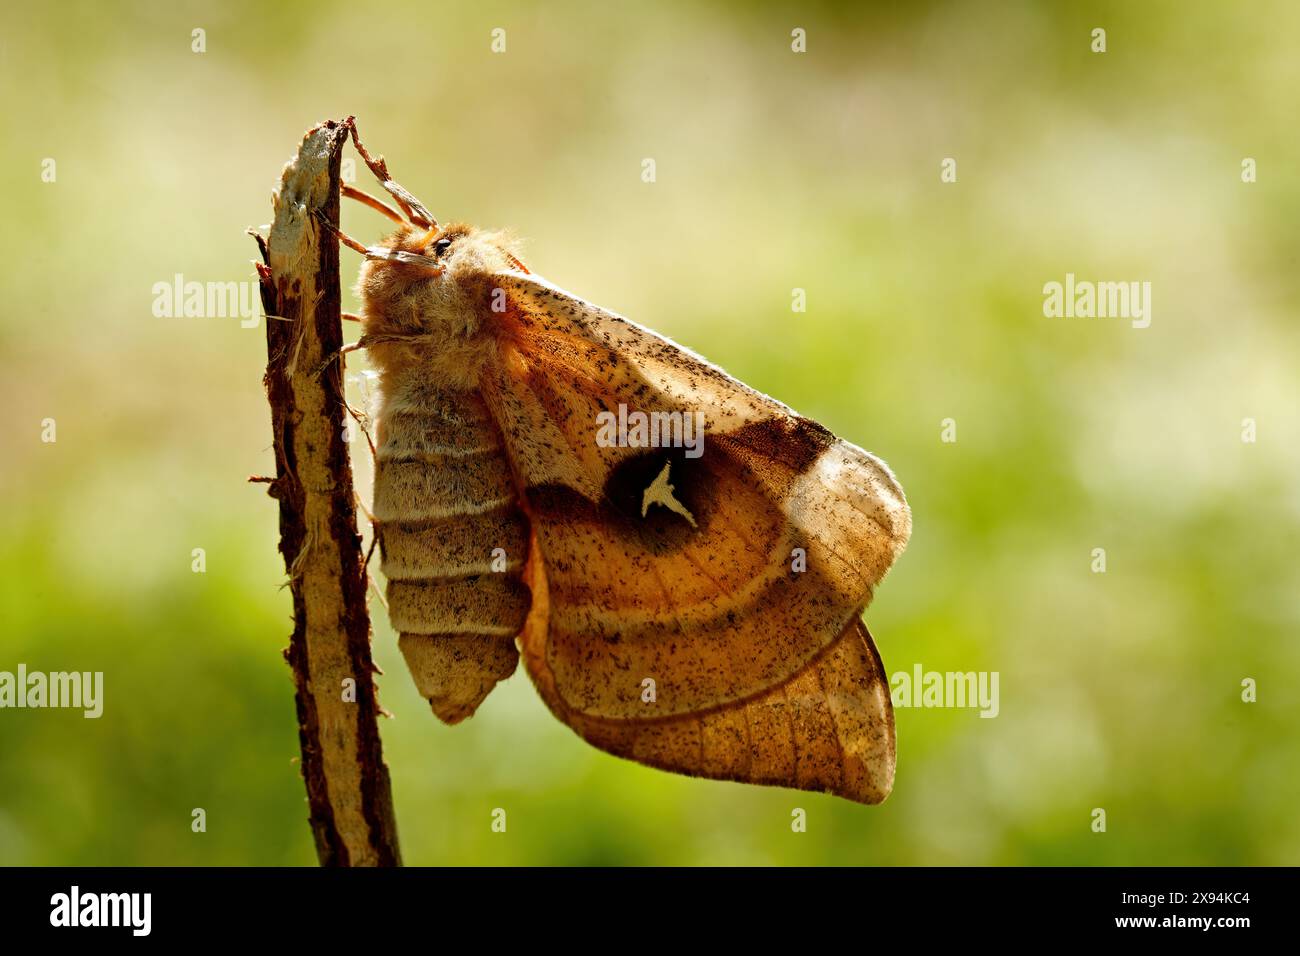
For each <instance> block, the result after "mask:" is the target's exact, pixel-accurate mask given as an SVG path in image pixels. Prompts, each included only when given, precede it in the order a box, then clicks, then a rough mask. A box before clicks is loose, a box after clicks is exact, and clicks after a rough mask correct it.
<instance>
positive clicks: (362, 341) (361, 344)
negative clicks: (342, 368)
mask: <svg viewBox="0 0 1300 956" xmlns="http://www.w3.org/2000/svg"><path fill="white" fill-rule="evenodd" d="M367 344H368V343H367V342H366V337H365V336H364V335H363V336H361V338H359V339H358V340H357V341H355V342H353V343H352V344H351V345H345V346H343V348H341V349H335V350H334V351H333V352H331V353H330V354H329V356H328V357H327V358H326V359H325V361H323V362H321V364H320V367H319V368H318V369H316V372H315V374H316V375H319V374H320V373H321V372H323V371H325V370H326V369H327V368H329V367H330V365H332V364H333V363H334V362H336V361H338V360H339V359H341V358H342V357H343V356H345V355H347V354H348V353H349V352H356V351H358V350H360V349H364V348H365V347H366V345H367ZM344 404H345V405H346V404H347V403H346V402H345V403H344Z"/></svg>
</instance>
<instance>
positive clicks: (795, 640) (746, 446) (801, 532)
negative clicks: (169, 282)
mask: <svg viewBox="0 0 1300 956" xmlns="http://www.w3.org/2000/svg"><path fill="white" fill-rule="evenodd" d="M352 135H353V142H354V143H355V145H356V147H357V150H358V152H359V153H360V155H361V157H362V158H363V159H364V160H365V161H366V163H367V164H368V165H369V167H370V169H371V170H372V171H373V172H374V173H375V174H376V176H377V177H378V178H379V180H380V182H381V183H382V184H383V186H384V188H385V189H386V190H387V191H388V192H389V193H390V194H391V195H392V197H393V198H394V200H395V201H396V203H397V205H398V206H399V207H401V211H402V213H404V214H405V218H403V216H402V215H401V214H399V213H398V212H397V211H396V210H394V209H392V208H391V207H389V206H388V205H387V204H385V203H383V202H381V201H380V200H378V199H375V198H374V197H372V196H369V195H367V194H365V193H363V192H361V191H360V190H357V189H354V188H352V187H350V186H345V187H343V192H344V194H345V195H348V196H350V197H352V198H355V199H359V200H361V201H362V202H364V203H366V204H367V205H369V206H371V207H373V208H375V209H377V210H378V211H380V212H383V213H384V214H385V215H387V216H389V218H391V219H393V220H395V221H396V222H397V223H398V227H397V229H396V231H394V232H393V233H392V234H391V235H390V236H389V237H388V238H387V239H385V240H383V241H382V242H380V243H379V244H377V245H374V246H369V247H367V246H365V245H363V244H361V243H359V242H356V241H355V240H352V239H349V238H348V237H346V236H343V235H342V234H340V238H341V239H342V240H343V241H344V242H345V243H346V244H347V245H348V246H350V247H351V248H353V249H355V250H357V251H358V252H361V253H362V254H363V255H364V256H365V259H366V261H365V263H364V264H363V266H362V269H361V278H360V282H359V284H358V290H359V293H360V297H361V300H362V303H363V311H362V315H361V316H360V317H359V318H360V320H361V322H362V323H363V328H364V334H363V335H362V337H361V339H360V341H359V342H358V346H359V347H364V348H366V349H367V351H368V355H369V358H370V361H371V363H372V365H373V366H374V368H375V369H376V370H377V372H378V374H379V384H380V403H379V412H378V418H377V437H378V443H377V453H376V468H375V489H374V507H373V517H374V520H375V527H376V535H377V540H378V542H379V546H380V552H381V555H382V565H381V568H382V571H383V573H384V575H385V576H386V577H387V580H388V584H387V598H388V613H389V617H390V620H391V622H392V625H393V628H394V630H396V631H397V632H398V633H399V634H400V638H399V644H400V647H401V651H402V654H403V656H404V658H405V659H406V663H407V665H408V667H409V668H410V671H411V675H412V677H413V678H414V679H415V683H416V684H417V686H418V687H419V690H420V693H421V694H422V695H423V696H424V697H426V698H427V699H428V700H429V702H430V704H431V705H432V708H433V712H434V713H435V714H436V715H437V716H438V717H439V718H440V719H442V720H443V721H445V722H446V723H449V724H454V723H457V722H459V721H461V720H464V719H465V718H467V717H469V716H471V715H472V714H473V713H474V711H475V709H476V708H477V707H478V706H479V704H480V703H481V702H482V701H483V699H484V698H485V697H486V696H487V695H488V693H489V692H490V691H491V690H492V688H493V687H494V686H495V685H496V683H497V682H498V681H500V680H502V679H503V678H505V677H507V676H509V675H510V674H512V673H513V672H514V670H515V667H516V665H517V663H518V661H519V658H520V656H522V657H523V660H524V667H525V669H526V670H527V672H528V675H529V677H531V678H532V681H533V683H534V685H535V686H536V688H537V690H538V692H539V693H540V694H541V696H542V698H543V700H544V701H545V702H546V705H547V706H548V707H549V708H550V710H551V711H552V713H554V714H555V716H556V717H558V718H559V719H560V720H562V721H563V722H564V723H566V724H568V725H569V726H570V727H571V728H572V729H573V730H574V731H576V732H577V733H578V734H579V735H581V736H582V737H583V738H585V739H586V740H587V741H589V742H590V743H592V744H594V745H595V746H597V747H599V748H601V749H603V750H606V751H608V752H609V753H612V754H616V755H618V756H621V757H627V758H630V759H632V760H636V761H639V762H641V763H644V764H648V765H650V766H653V767H659V768H662V769H665V770H672V771H676V772H678V773H684V774H692V775H697V776H703V777H712V778H717V779H723V780H738V781H745V782H750V783H760V784H774V785H779V786H787V787H797V788H800V789H804V790H817V791H827V792H831V793H835V794H838V795H840V796H842V797H847V798H849V799H851V800H857V801H861V802H864V803H879V802H880V801H882V800H883V799H885V797H886V796H888V794H889V791H890V789H891V787H892V786H893V780H894V763H895V745H894V716H893V710H892V707H891V703H890V696H889V685H888V681H887V679H886V676H885V672H884V668H883V666H882V665H881V661H880V655H879V654H878V652H877V651H876V648H875V645H874V644H873V642H872V639H871V635H870V634H869V633H868V632H867V629H866V627H865V625H864V624H863V623H862V620H861V613H862V610H863V609H864V608H865V607H866V605H867V603H868V602H869V601H870V600H871V597H872V592H873V589H874V588H875V586H876V584H877V583H878V582H879V581H880V580H881V578H883V577H884V575H885V572H886V571H887V570H888V569H889V567H890V565H891V564H893V562H894V560H895V559H896V558H897V557H898V555H899V553H900V552H901V551H902V550H903V547H904V545H905V544H906V543H907V539H908V535H909V533H910V531H911V515H910V512H909V510H908V506H907V502H906V499H905V498H904V496H903V491H902V488H900V487H899V484H898V482H897V481H896V480H895V479H894V476H893V474H892V473H891V472H890V470H889V469H888V467H886V466H885V464H884V463H883V462H881V461H880V460H879V459H878V458H876V457H875V456H873V455H871V454H869V453H867V452H865V451H863V450H862V449H860V448H858V447H856V446H854V445H851V444H849V443H848V442H845V441H843V440H841V439H838V438H836V437H835V436H834V435H832V434H831V433H830V432H829V431H827V430H826V429H825V428H823V427H822V426H820V425H818V424H817V423H816V422H813V421H810V420H809V419H807V418H804V417H802V416H800V415H798V414H796V413H795V412H794V411H793V410H791V409H790V408H788V407H786V406H785V405H782V404H781V403H779V402H777V401H775V400H773V399H771V398H768V397H767V396H766V395H763V394H760V393H759V392H757V391H755V390H753V389H751V388H749V387H748V386H746V385H743V384H741V383H740V382H738V381H736V380H735V379H733V378H731V377H730V376H728V375H727V374H726V373H725V372H723V371H722V370H721V369H720V368H718V367H717V366H715V365H711V364H709V363H708V362H706V361H705V360H704V359H702V358H701V357H700V356H698V355H696V354H694V353H693V352H690V351H688V350H687V349H684V348H682V347H681V346H679V345H676V344H675V343H673V342H671V341H669V340H668V339H666V338H664V337H662V336H659V335H657V334H655V333H654V332H651V331H650V330H649V329H646V328H643V327H642V326H640V325H637V324H636V323H634V322H630V321H628V320H627V319H625V318H623V317H621V316H619V315H615V314H614V313H612V312H609V311H606V310H605V309H602V308H600V307H598V306H596V305H593V304H591V303H590V302H586V301H584V300H583V299H581V298H579V297H577V296H575V295H572V294H570V293H568V292H566V291H564V290H563V289H560V288H559V287H557V286H555V285H553V284H551V283H550V282H548V281H547V280H545V279H543V278H541V277H540V276H537V275H534V274H533V273H531V272H529V271H528V269H527V268H525V267H524V265H523V263H522V262H521V261H520V260H519V258H518V257H517V255H516V252H515V250H514V247H513V244H512V242H511V241H510V240H509V239H508V238H507V237H505V236H504V235H502V234H499V233H493V232H485V231H482V230H480V229H476V228H474V227H472V226H468V225H463V224H451V225H443V226H439V225H438V224H437V222H436V221H435V220H434V217H433V216H432V215H431V214H430V213H429V212H428V210H427V209H426V208H425V207H424V205H423V204H421V203H420V202H419V201H418V200H416V199H415V197H414V196H412V195H411V194H410V193H409V192H407V191H406V190H405V189H403V188H402V187H401V186H399V185H398V184H397V183H395V182H394V181H393V180H392V179H391V177H390V176H389V175H388V170H387V167H386V165H385V163H384V161H383V159H382V158H381V159H374V158H372V157H371V156H370V155H369V154H368V153H367V152H366V150H365V148H364V146H363V145H362V144H361V142H360V140H359V139H358V138H357V136H356V128H355V126H354V127H353V128H352ZM656 439H657V440H656Z"/></svg>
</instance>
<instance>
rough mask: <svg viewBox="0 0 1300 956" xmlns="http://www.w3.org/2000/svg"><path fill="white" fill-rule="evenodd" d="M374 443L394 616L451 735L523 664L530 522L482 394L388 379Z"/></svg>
mask: <svg viewBox="0 0 1300 956" xmlns="http://www.w3.org/2000/svg"><path fill="white" fill-rule="evenodd" d="M378 432H379V448H378V462H377V464H376V469H375V500H374V517H375V521H376V523H377V528H378V534H379V543H380V549H381V554H382V556H383V565H382V570H383V572H384V575H385V577H386V578H387V579H388V616H389V619H390V620H391V621H392V624H393V628H394V629H395V630H397V631H398V632H399V633H400V635H401V637H400V638H399V641H398V644H399V646H400V648H401V650H402V655H403V657H405V658H406V664H407V667H409V668H410V671H411V675H412V677H414V678H415V682H416V685H417V686H418V687H419V689H420V693H421V694H423V695H424V696H425V697H427V698H428V699H429V702H430V704H431V705H432V707H433V711H434V713H435V714H437V715H438V717H439V718H441V719H442V720H444V721H446V722H447V723H456V722H457V721H460V720H463V719H464V718H466V717H468V716H470V715H471V714H473V713H474V710H475V709H476V708H477V707H478V705H479V704H480V703H481V702H482V700H483V698H484V697H486V696H487V695H488V693H489V692H490V691H491V690H492V688H493V687H494V686H495V685H496V683H497V681H499V680H501V679H503V678H505V677H508V676H510V674H511V673H513V672H514V669H515V664H516V663H517V662H518V659H519V653H518V651H517V650H516V648H515V636H516V635H517V634H518V633H519V631H520V630H521V629H522V627H523V624H524V618H525V617H526V616H527V614H528V607H529V603H530V597H529V592H528V588H527V586H526V585H525V584H524V583H523V580H522V573H523V567H524V562H525V560H526V559H527V557H528V519H527V518H526V517H525V515H524V512H523V511H522V510H521V508H520V506H519V500H518V496H517V494H516V491H515V487H514V482H513V480H512V478H511V475H510V468H509V465H508V464H507V460H506V457H505V450H504V449H503V447H502V442H501V435H500V433H499V432H498V430H497V427H496V424H495V423H494V422H493V420H492V418H491V415H490V414H489V412H488V410H487V407H486V406H485V405H484V403H483V400H482V399H481V398H480V397H479V396H478V394H477V393H475V392H471V391H461V390H456V389H449V388H445V387H436V386H433V385H430V384H428V382H427V381H417V380H414V379H408V380H405V381H402V380H398V381H392V382H390V381H388V380H387V379H386V380H385V382H384V402H383V408H382V409H381V412H380V418H379V429H378Z"/></svg>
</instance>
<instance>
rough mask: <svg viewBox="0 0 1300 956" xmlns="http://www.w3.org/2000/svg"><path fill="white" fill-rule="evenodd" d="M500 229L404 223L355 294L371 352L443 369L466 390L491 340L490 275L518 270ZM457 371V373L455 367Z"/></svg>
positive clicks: (388, 360) (370, 262) (385, 361)
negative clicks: (487, 322) (486, 323)
mask: <svg viewBox="0 0 1300 956" xmlns="http://www.w3.org/2000/svg"><path fill="white" fill-rule="evenodd" d="M514 246H515V243H514V240H513V239H512V238H511V237H510V236H509V235H507V234H505V233H500V232H489V231H487V230H483V229H476V228H475V227H473V226H469V225H466V224H464V223H451V224H449V225H446V226H442V227H440V228H439V227H435V228H433V229H420V228H418V227H415V226H410V225H405V224H404V225H401V226H399V227H398V228H397V230H396V231H395V232H393V234H392V235H390V236H389V237H388V238H387V239H385V240H383V241H382V242H380V243H379V244H378V246H377V247H376V249H375V250H374V251H375V252H378V251H379V250H384V251H385V255H383V256H374V257H370V256H368V257H367V259H366V262H365V264H364V265H362V267H361V279H360V281H359V282H358V284H357V294H358V295H359V297H360V298H361V302H362V320H363V321H364V323H365V333H366V337H367V339H369V340H370V341H369V343H368V344H369V350H370V353H371V357H372V358H373V359H374V360H375V361H376V363H377V364H380V365H388V366H392V365H394V364H396V363H398V362H417V361H418V362H421V363H428V362H429V361H430V359H431V358H432V359H434V360H435V361H436V362H438V364H439V365H441V366H445V367H446V369H447V372H448V375H449V377H451V378H452V379H454V381H453V382H449V384H460V385H463V386H466V387H471V386H473V385H474V383H475V382H476V380H477V373H478V370H479V369H480V368H481V367H482V364H483V361H484V359H485V358H486V357H487V356H486V354H485V350H487V349H488V348H490V347H492V342H493V339H492V337H491V335H490V334H489V331H490V330H488V329H486V328H485V327H484V318H485V316H490V315H491V314H492V313H491V309H490V306H491V298H492V294H493V289H494V288H495V287H496V280H495V278H494V277H495V276H497V275H499V274H500V273H502V272H509V271H518V270H522V269H523V266H522V265H521V263H520V262H519V259H518V258H517V257H516V255H515V251H514ZM458 368H459V371H457V369H458Z"/></svg>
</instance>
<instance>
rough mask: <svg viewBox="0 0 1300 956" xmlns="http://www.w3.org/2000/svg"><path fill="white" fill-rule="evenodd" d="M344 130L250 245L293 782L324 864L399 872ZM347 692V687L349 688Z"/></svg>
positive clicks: (334, 131) (302, 153) (312, 152)
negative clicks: (359, 446) (297, 778)
mask: <svg viewBox="0 0 1300 956" xmlns="http://www.w3.org/2000/svg"><path fill="white" fill-rule="evenodd" d="M349 130H350V124H349V122H348V121H344V122H335V121H328V122H325V123H322V124H321V125H319V126H317V127H315V128H314V129H311V130H309V131H308V132H307V134H306V136H305V137H304V139H303V141H302V146H301V147H300V148H299V151H298V155H297V157H296V158H295V159H293V160H292V161H290V162H289V163H288V164H287V165H286V166H285V168H284V173H283V176H282V178H281V183H280V186H279V189H278V190H277V191H276V193H275V197H274V211H275V219H274V223H273V224H272V226H271V233H270V236H269V237H268V238H267V240H265V241H263V240H261V239H260V238H259V240H258V244H259V247H260V249H261V252H262V259H263V262H262V263H261V264H259V266H258V274H259V276H260V277H261V291H262V304H263V307H264V309H265V311H266V314H267V315H268V316H275V317H277V318H269V319H268V320H267V323H266V345H267V366H266V377H265V385H266V392H267V398H268V400H269V402H270V405H271V426H272V435H273V438H274V448H275V460H276V476H275V479H274V480H273V481H272V482H271V484H270V487H269V489H268V492H269V494H270V495H271V496H272V497H274V498H276V499H277V500H278V501H279V504H280V552H281V554H283V556H284V562H285V568H286V569H287V571H288V573H289V588H290V591H291V592H292V594H293V619H294V627H293V635H292V637H291V639H290V643H289V647H288V649H287V650H286V651H285V657H286V659H287V660H288V662H289V666H290V667H291V668H292V670H293V676H294V682H295V685H296V689H297V694H296V696H297V708H298V725H299V726H298V731H299V739H300V743H301V747H302V774H303V778H304V779H305V781H306V784H307V798H308V804H309V807H310V821H311V827H312V832H313V834H314V835H315V840H316V852H317V856H318V857H319V859H320V862H321V865H322V866H397V865H400V863H401V857H400V853H399V851H398V845H397V826H396V822H395V819H394V814H393V801H392V791H391V787H390V784H389V777H388V768H387V767H386V766H385V765H384V760H383V750H382V745H381V743H380V738H379V726H378V715H379V703H378V697H377V693H376V689H375V683H374V674H375V673H377V669H376V668H375V666H374V663H373V661H372V659H371V655H370V616H369V613H368V611H367V608H366V584H367V582H366V565H365V560H364V558H363V556H362V553H361V538H360V535H359V534H358V533H357V522H356V510H355V505H354V491H353V485H352V466H351V462H350V460H349V457H348V445H347V440H346V431H345V425H346V423H345V417H344V416H345V415H346V414H347V409H346V406H345V403H344V395H343V356H342V355H341V354H339V350H340V349H341V348H342V345H343V328H342V321H341V317H340V307H341V294H340V289H339V258H338V240H337V239H336V238H335V236H334V235H333V234H332V233H331V232H330V230H328V229H327V228H326V226H325V225H324V223H323V222H322V220H324V222H328V223H330V224H332V225H334V226H335V227H336V228H337V225H338V219H339V188H340V183H339V170H340V161H341V155H342V150H343V145H344V143H345V142H346V141H347V138H348V133H349ZM349 680H351V681H354V682H355V684H354V685H349V684H348V683H347V681H349Z"/></svg>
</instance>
